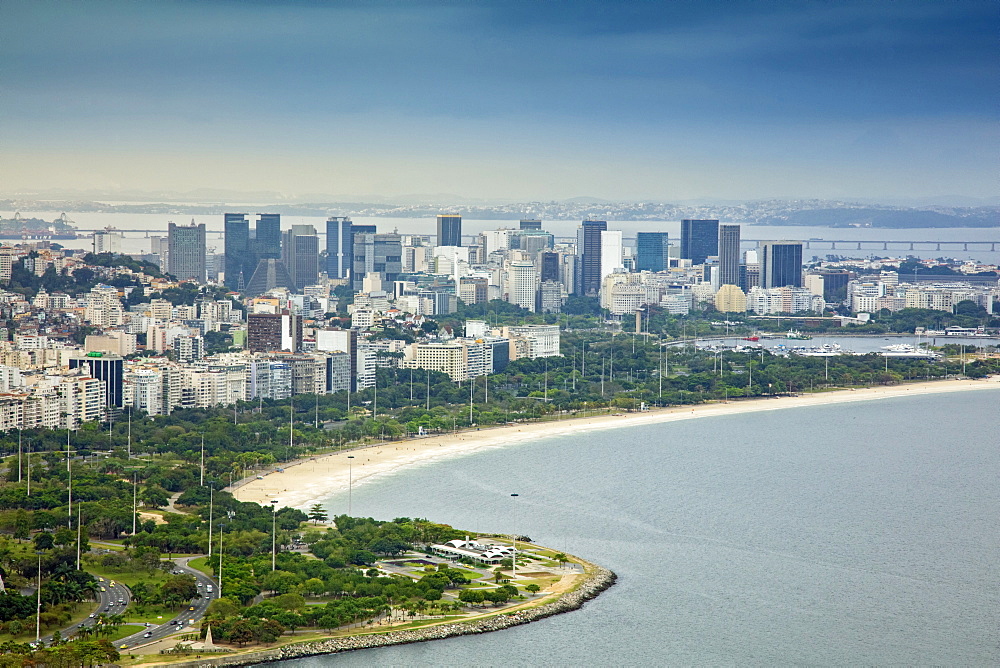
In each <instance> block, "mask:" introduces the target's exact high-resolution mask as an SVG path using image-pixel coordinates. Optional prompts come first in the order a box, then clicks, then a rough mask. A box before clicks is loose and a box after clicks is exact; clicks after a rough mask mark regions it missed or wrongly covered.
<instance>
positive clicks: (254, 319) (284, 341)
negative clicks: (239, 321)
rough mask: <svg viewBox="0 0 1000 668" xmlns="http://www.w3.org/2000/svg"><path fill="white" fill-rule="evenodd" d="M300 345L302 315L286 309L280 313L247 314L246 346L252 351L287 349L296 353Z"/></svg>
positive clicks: (262, 351) (263, 351)
mask: <svg viewBox="0 0 1000 668" xmlns="http://www.w3.org/2000/svg"><path fill="white" fill-rule="evenodd" d="M301 347H302V316H300V315H293V314H291V313H289V312H288V311H285V312H284V313H281V314H271V313H250V314H248V315H247V348H248V349H249V350H250V352H252V353H267V352H275V351H278V350H287V351H288V352H290V353H296V352H298V351H299V349H300V348H301Z"/></svg>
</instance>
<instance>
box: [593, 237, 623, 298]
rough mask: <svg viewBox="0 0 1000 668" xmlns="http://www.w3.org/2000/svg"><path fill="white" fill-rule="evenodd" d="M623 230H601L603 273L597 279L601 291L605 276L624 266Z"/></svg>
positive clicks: (598, 288)
mask: <svg viewBox="0 0 1000 668" xmlns="http://www.w3.org/2000/svg"><path fill="white" fill-rule="evenodd" d="M622 250H623V249H622V231H621V230H605V231H603V232H601V273H600V276H599V277H598V279H597V290H598V291H600V289H601V283H603V281H604V277H605V276H608V275H609V274H613V273H615V272H616V271H619V270H621V269H622V268H623V266H624V265H623V264H622V255H623V253H622Z"/></svg>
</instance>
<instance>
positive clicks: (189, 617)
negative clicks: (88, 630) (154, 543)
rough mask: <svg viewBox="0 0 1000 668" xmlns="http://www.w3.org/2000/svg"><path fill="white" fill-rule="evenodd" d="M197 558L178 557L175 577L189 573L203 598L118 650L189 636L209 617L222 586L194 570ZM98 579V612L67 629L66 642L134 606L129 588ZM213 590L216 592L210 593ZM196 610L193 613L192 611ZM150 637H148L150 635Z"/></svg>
mask: <svg viewBox="0 0 1000 668" xmlns="http://www.w3.org/2000/svg"><path fill="white" fill-rule="evenodd" d="M196 558H197V556H194V557H178V558H177V559H174V560H173V562H174V569H173V572H174V573H186V574H188V575H193V576H194V578H195V580H197V583H198V591H199V596H198V597H197V598H194V599H192V600H191V601H190V602H189V603H188V604H187V605H185V606H184V610H182V611H181V612H180V613H179V614H178V615H177V616H175V617H174V618H173V619H170V620H168V621H167V622H165V623H163V624H159V625H155V626H148V627H147V628H145V629H144V630H142V631H139V632H138V633H133V634H132V635H130V636H126V637H124V638H122V639H121V640H116V641H115V647H117V648H119V649H133V648H135V647H137V646H139V645H145V644H147V643H151V642H155V641H157V640H162V639H163V638H165V637H167V636H169V635H172V634H174V633H180V632H181V631H186V632H188V633H190V632H192V631H193V630H194V628H193V627H196V626H197V624H198V622H200V621H201V618H202V617H204V616H205V613H206V612H207V611H208V604H209V603H211V602H212V600H213V599H216V598H218V597H219V590H218V586H217V584H216V582H215V580H213V579H212V578H210V577H208V576H207V575H205V574H204V573H202V572H201V571H199V570H196V569H194V568H191V567H190V566H189V565H188V563H189V562H190V561H191V560H192V559H196ZM94 577H95V578H97V579H98V582H97V584H98V586H99V588H101V589H103V591H101V589H98V593H97V610H96V611H95V612H94V613H93V614H92V615H90V617H88V618H87V619H84V620H83V621H81V622H79V623H78V624H73V625H72V626H68V627H66V628H64V629H61V630H60V633H61V634H62V637H63V638H69V637H71V636H75V635H76V633H77V631H78V630H79V629H80V627H84V626H89V627H92V626H94V625H95V624H96V623H97V616H98V615H102V614H103V615H106V616H109V617H110V616H111V615H118V614H124V613H125V611H126V609H127V608H128V606H129V604H130V603H131V602H132V592H130V591H129V589H128V587H126V586H125V585H123V584H122V583H120V582H115V584H114V585H112V584H111V582H112V581H111V580H108V579H106V578H99V577H98V576H96V575H95V576H94ZM209 587H211V589H212V591H211V592H209ZM192 608H193V609H192ZM147 633H148V634H149V635H148V636H147V635H146V634H147ZM42 642H43V643H45V644H50V643H51V642H52V635H51V634H49V635H47V636H43V637H42Z"/></svg>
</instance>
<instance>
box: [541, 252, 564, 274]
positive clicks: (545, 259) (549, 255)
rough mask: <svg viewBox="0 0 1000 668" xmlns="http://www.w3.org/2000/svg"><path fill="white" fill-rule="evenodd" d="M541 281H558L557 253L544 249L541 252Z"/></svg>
mask: <svg viewBox="0 0 1000 668" xmlns="http://www.w3.org/2000/svg"><path fill="white" fill-rule="evenodd" d="M540 257H541V265H542V271H541V278H540V280H541V281H543V282H544V281H556V282H558V281H559V253H556V252H553V251H545V252H543V253H542V254H541V256H540Z"/></svg>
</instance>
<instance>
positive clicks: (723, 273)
mask: <svg viewBox="0 0 1000 668" xmlns="http://www.w3.org/2000/svg"><path fill="white" fill-rule="evenodd" d="M739 284H740V226H739V225H719V285H739Z"/></svg>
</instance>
